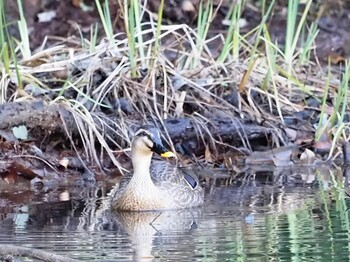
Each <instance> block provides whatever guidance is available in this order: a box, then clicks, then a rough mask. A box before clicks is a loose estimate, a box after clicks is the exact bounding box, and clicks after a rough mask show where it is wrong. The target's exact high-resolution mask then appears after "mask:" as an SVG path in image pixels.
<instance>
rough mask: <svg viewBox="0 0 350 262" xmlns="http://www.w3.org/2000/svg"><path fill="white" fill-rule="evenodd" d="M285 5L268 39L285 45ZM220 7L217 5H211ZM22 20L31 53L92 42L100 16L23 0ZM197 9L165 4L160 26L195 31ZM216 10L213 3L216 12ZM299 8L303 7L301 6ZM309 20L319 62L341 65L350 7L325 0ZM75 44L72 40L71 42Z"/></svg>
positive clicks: (348, 40) (75, 0)
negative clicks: (313, 28) (82, 39)
mask: <svg viewBox="0 0 350 262" xmlns="http://www.w3.org/2000/svg"><path fill="white" fill-rule="evenodd" d="M260 2H261V1H257V0H251V1H247V4H246V7H245V10H244V12H243V15H242V18H243V20H244V21H243V22H242V24H244V26H243V27H242V29H241V30H242V32H248V31H249V30H250V29H252V28H254V27H255V26H256V25H257V24H259V23H260V21H261V13H260V9H261V8H260ZM285 2H286V1H277V3H276V4H275V7H274V11H273V16H272V17H271V19H270V21H269V30H270V33H271V36H272V37H273V38H275V39H278V42H279V43H280V44H283V42H284V37H285V24H286V4H285ZM214 3H220V1H214ZM6 4H7V6H6V9H7V10H6V14H7V19H8V22H10V23H11V22H14V21H16V20H17V19H18V16H19V15H18V11H17V2H16V1H6ZM23 4H24V11H25V16H26V19H27V24H28V27H29V31H30V42H31V45H32V49H36V48H38V47H40V46H41V45H42V44H43V42H44V41H45V40H46V38H48V42H46V47H49V46H50V44H53V43H54V42H57V41H63V42H65V41H68V40H69V39H75V40H76V41H79V40H80V33H82V35H83V36H84V37H86V38H87V39H89V37H90V30H91V26H92V25H94V24H96V23H98V24H100V18H99V15H98V11H97V8H96V6H95V1H92V0H85V1H83V0H62V1H55V0H33V1H23ZM230 4H231V1H229V0H224V1H222V4H221V6H220V8H219V9H218V10H217V15H216V18H215V21H214V22H213V23H212V27H211V29H210V31H211V33H213V34H217V33H218V32H220V33H225V31H226V30H227V28H228V26H227V25H225V16H226V14H227V12H228V10H229V7H230ZM159 5H160V0H149V1H147V6H148V9H149V10H150V11H151V13H152V14H154V15H156V13H157V12H158V8H159ZM198 6H199V1H198V0H175V1H165V8H164V21H165V22H166V23H169V24H177V23H186V24H190V25H193V27H195V26H196V16H197V10H198ZM217 6H218V5H217V4H216V7H217ZM300 8H301V9H302V8H303V5H302V4H301V5H300ZM110 10H111V14H112V19H113V23H114V25H115V32H116V33H117V32H122V31H123V18H122V17H121V15H120V8H119V4H118V1H110ZM308 21H309V22H310V23H311V22H316V23H317V25H318V28H319V30H320V32H319V35H318V37H317V39H316V42H315V45H316V50H315V54H316V56H317V57H318V58H319V59H320V60H321V61H327V60H328V57H330V58H331V61H332V63H333V64H337V63H339V62H342V61H344V60H345V58H347V57H349V55H350V33H349V31H348V30H347V29H348V28H349V26H350V4H349V3H348V2H347V1H340V0H327V1H314V3H313V4H312V8H311V12H310V16H309V18H308ZM99 28H100V30H99V32H100V34H103V30H102V26H101V25H100V26H99ZM10 34H11V35H13V36H15V37H16V36H18V31H17V28H16V23H13V25H12V27H11V30H10ZM73 42H74V41H73Z"/></svg>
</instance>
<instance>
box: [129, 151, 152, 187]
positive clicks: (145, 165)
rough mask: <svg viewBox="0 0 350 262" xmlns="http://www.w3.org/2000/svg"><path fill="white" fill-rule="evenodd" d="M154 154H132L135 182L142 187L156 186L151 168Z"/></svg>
mask: <svg viewBox="0 0 350 262" xmlns="http://www.w3.org/2000/svg"><path fill="white" fill-rule="evenodd" d="M152 154H153V153H152V152H147V153H145V152H138V151H135V152H132V154H131V155H132V159H131V161H132V165H133V169H134V171H133V177H132V180H133V181H137V184H139V185H140V186H145V185H148V184H149V185H152V186H154V184H153V182H152V179H151V176H150V172H149V169H150V166H151V160H152Z"/></svg>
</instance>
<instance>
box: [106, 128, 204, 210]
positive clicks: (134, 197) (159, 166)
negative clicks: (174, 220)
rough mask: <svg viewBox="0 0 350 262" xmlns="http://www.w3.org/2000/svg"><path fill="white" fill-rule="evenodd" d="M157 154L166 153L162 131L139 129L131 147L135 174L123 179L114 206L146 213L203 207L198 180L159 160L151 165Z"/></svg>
mask: <svg viewBox="0 0 350 262" xmlns="http://www.w3.org/2000/svg"><path fill="white" fill-rule="evenodd" d="M153 152H157V153H158V154H161V155H162V154H164V153H166V150H165V148H164V146H163V145H162V144H161V139H160V135H159V132H158V130H157V129H155V128H150V127H147V128H142V129H139V130H138V131H137V132H136V133H135V137H134V139H133V142H132V146H131V158H132V163H133V167H134V172H133V173H132V174H130V175H127V176H125V177H124V178H123V179H122V181H121V183H120V185H119V189H118V191H117V193H116V195H115V197H114V200H113V201H112V207H113V208H114V209H118V210H131V211H145V210H162V209H181V208H189V207H195V206H200V205H202V204H203V200H204V191H203V189H202V187H201V186H200V184H199V181H198V178H197V177H196V176H195V175H193V174H190V173H186V172H184V171H183V170H181V169H179V168H177V167H176V166H174V165H172V164H171V163H168V162H166V161H158V160H157V161H152V164H151V159H152V155H153ZM166 154H169V152H167V153H166ZM189 179H190V180H191V181H192V185H191V183H189V182H188V180H189Z"/></svg>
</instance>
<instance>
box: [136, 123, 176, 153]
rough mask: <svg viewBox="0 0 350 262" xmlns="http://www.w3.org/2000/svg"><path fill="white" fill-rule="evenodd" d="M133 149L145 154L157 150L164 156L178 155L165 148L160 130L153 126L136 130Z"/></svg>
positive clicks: (156, 151)
mask: <svg viewBox="0 0 350 262" xmlns="http://www.w3.org/2000/svg"><path fill="white" fill-rule="evenodd" d="M131 149H132V151H134V152H139V153H143V154H152V152H155V153H157V154H158V155H160V156H162V157H176V155H175V154H174V153H173V152H171V151H169V150H167V149H166V148H165V146H164V145H163V143H162V139H161V137H160V133H159V130H158V129H157V128H155V127H152V126H144V127H141V128H139V129H138V130H137V131H136V132H135V135H134V139H133V141H132V146H131Z"/></svg>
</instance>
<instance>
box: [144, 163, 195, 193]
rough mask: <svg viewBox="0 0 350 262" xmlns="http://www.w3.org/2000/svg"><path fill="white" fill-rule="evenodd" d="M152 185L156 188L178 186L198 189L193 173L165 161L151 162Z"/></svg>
mask: <svg viewBox="0 0 350 262" xmlns="http://www.w3.org/2000/svg"><path fill="white" fill-rule="evenodd" d="M150 174H151V177H152V180H153V183H154V184H155V185H156V186H163V185H169V184H171V185H173V186H176V185H180V186H182V187H190V188H192V189H195V188H197V187H199V180H198V177H197V176H196V174H194V172H193V171H191V170H188V169H185V168H179V167H177V166H175V165H173V164H171V163H168V162H165V161H157V160H153V161H152V164H151V168H150Z"/></svg>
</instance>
